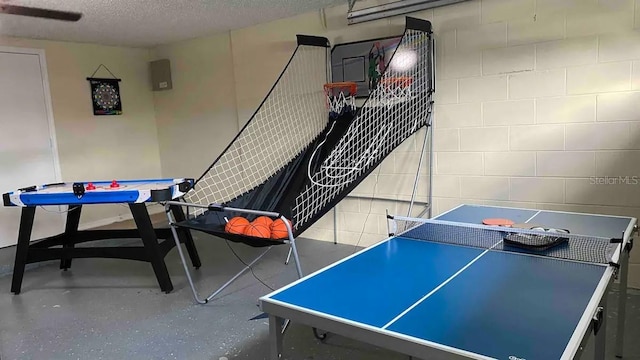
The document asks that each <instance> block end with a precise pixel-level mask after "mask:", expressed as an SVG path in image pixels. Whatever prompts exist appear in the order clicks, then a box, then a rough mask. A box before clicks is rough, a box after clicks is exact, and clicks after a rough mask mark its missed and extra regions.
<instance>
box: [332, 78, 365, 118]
mask: <svg viewBox="0 0 640 360" xmlns="http://www.w3.org/2000/svg"><path fill="white" fill-rule="evenodd" d="M357 90H358V85H357V84H356V83H354V82H350V81H345V82H335V83H328V84H325V85H324V93H325V94H326V97H327V108H328V109H329V116H330V117H331V118H333V119H335V118H337V117H339V116H341V115H343V114H345V113H347V112H348V113H351V114H354V113H355V112H356V91H357Z"/></svg>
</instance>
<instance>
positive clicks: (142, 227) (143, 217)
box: [129, 203, 173, 293]
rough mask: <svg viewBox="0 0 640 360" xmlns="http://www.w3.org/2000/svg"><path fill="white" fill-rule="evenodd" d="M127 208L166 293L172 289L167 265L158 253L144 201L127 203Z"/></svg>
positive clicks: (155, 238) (156, 241) (154, 233)
mask: <svg viewBox="0 0 640 360" xmlns="http://www.w3.org/2000/svg"><path fill="white" fill-rule="evenodd" d="M129 208H130V209H131V214H132V215H133V220H134V221H135V223H136V226H137V227H138V231H139V232H140V238H141V239H142V242H143V244H144V248H145V251H146V253H147V256H148V260H149V262H151V266H152V267H153V271H154V272H155V274H156V278H157V279H158V284H159V285H160V289H161V290H162V291H164V292H166V293H170V292H171V291H172V290H173V284H172V283H171V278H170V277H169V272H168V271H167V266H166V265H165V263H164V258H163V257H162V255H161V253H160V247H159V245H158V237H157V236H156V231H155V229H154V228H153V224H152V223H151V218H149V212H148V211H147V207H146V205H145V204H144V203H140V204H129Z"/></svg>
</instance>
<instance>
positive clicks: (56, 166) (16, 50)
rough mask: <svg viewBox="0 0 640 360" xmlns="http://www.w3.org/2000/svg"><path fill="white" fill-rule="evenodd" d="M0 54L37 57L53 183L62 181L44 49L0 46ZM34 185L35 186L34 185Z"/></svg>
mask: <svg viewBox="0 0 640 360" xmlns="http://www.w3.org/2000/svg"><path fill="white" fill-rule="evenodd" d="M0 53H11V54H26V55H37V56H38V59H39V60H38V62H39V63H40V74H41V75H42V90H43V91H44V102H45V107H46V114H47V123H48V125H49V140H50V142H51V144H50V145H51V151H52V152H53V171H54V177H55V182H60V181H62V171H61V169H60V156H59V154H58V141H57V139H56V127H55V121H54V118H53V105H52V102H51V90H50V88H49V73H48V71H47V57H46V55H45V50H44V49H33V48H22V47H11V46H0ZM34 185H35V184H34ZM25 186H26V184H25Z"/></svg>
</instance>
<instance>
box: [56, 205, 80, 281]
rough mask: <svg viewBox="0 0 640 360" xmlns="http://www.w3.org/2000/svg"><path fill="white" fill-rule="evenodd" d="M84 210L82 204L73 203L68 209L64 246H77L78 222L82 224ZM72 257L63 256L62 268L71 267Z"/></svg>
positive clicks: (69, 247)
mask: <svg viewBox="0 0 640 360" xmlns="http://www.w3.org/2000/svg"><path fill="white" fill-rule="evenodd" d="M81 212H82V206H78V205H73V206H69V210H68V211H67V221H66V224H65V228H64V235H63V238H62V241H63V243H62V248H63V249H72V248H74V247H75V243H74V240H75V236H76V234H77V233H78V224H80V214H81ZM71 259H72V257H70V256H69V257H67V256H64V255H63V256H62V258H61V259H60V269H62V270H67V269H69V268H70V267H71Z"/></svg>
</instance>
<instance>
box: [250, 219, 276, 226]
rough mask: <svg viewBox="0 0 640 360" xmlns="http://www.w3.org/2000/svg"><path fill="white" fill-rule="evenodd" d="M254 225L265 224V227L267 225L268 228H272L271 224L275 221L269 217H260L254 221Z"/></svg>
mask: <svg viewBox="0 0 640 360" xmlns="http://www.w3.org/2000/svg"><path fill="white" fill-rule="evenodd" d="M252 223H254V224H263V225H266V226H267V227H270V226H271V223H273V219H272V218H270V217H268V216H259V217H257V218H256V219H255V220H253V221H252Z"/></svg>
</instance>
